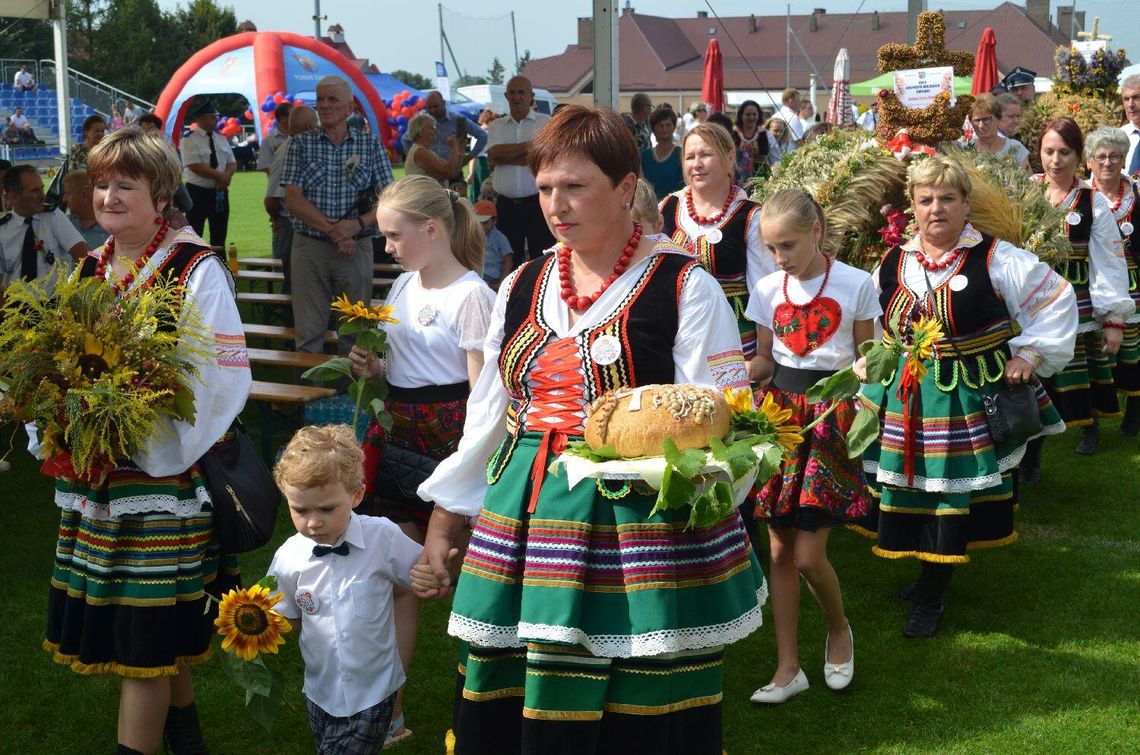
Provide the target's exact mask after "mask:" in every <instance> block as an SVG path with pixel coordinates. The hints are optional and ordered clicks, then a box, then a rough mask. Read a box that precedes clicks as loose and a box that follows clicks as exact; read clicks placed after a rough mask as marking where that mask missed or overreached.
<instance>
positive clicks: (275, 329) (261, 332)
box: [242, 322, 339, 343]
mask: <svg viewBox="0 0 1140 755" xmlns="http://www.w3.org/2000/svg"><path fill="white" fill-rule="evenodd" d="M242 328H243V329H244V330H245V337H246V340H249V339H250V338H251V337H255V338H267V339H269V340H272V341H296V340H297V332H296V331H295V330H294V329H293V328H287V327H285V326H284V325H261V324H260V323H250V322H247V323H242ZM337 340H339V336H338V335H337V332H336V331H335V330H326V331H325V343H336V342H337Z"/></svg>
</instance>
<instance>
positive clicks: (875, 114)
mask: <svg viewBox="0 0 1140 755" xmlns="http://www.w3.org/2000/svg"><path fill="white" fill-rule="evenodd" d="M855 122H856V123H857V124H858V125H859V128H861V129H863V130H864V131H870V132H871V133H874V132H875V129H877V128H878V127H879V100H878V99H877V98H876V99H875V100H874V101H872V102H871V107H869V108H867V109H866V110H865V111H864V112H863V114H862V115H860V116H859V117H858V118H856V119H855Z"/></svg>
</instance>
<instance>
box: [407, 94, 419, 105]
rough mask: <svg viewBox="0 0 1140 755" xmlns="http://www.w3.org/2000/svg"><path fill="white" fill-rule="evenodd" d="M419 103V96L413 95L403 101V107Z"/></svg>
mask: <svg viewBox="0 0 1140 755" xmlns="http://www.w3.org/2000/svg"><path fill="white" fill-rule="evenodd" d="M419 101H420V96H419V95H418V94H413V95H412V96H411V97H409V98H408V99H406V100H404V104H405V105H415V104H416V103H417V102H419Z"/></svg>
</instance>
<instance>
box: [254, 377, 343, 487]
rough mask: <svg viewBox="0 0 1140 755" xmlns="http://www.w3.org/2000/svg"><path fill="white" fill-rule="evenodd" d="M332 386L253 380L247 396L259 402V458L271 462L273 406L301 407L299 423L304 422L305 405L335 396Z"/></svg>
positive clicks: (269, 463) (268, 463) (267, 462)
mask: <svg viewBox="0 0 1140 755" xmlns="http://www.w3.org/2000/svg"><path fill="white" fill-rule="evenodd" d="M335 395H336V391H335V390H333V389H332V388H323V387H320V386H314V385H288V384H286V383H269V382H266V381H264V380H254V381H253V384H252V385H250V387H249V398H250V400H252V401H257V402H259V403H260V414H261V458H262V459H263V460H264V461H265V463H266V464H267V465H270V466H271V465H272V464H273V407H274V406H281V405H285V406H296V407H300V409H301V423H302V424H304V412H305V405H306V404H311V403H312V402H314V401H317V400H319V399H322V398H329V397H330V396H335Z"/></svg>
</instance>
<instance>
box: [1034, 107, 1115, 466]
mask: <svg viewBox="0 0 1140 755" xmlns="http://www.w3.org/2000/svg"><path fill="white" fill-rule="evenodd" d="M1084 141H1085V140H1084V135H1083V134H1082V133H1081V127H1080V126H1078V125H1077V123H1076V121H1074V120H1073V119H1072V118H1057V119H1054V120H1052V121H1050V122H1049V124H1048V125H1046V126H1045V130H1044V131H1043V132H1042V134H1041V140H1040V142H1039V146H1038V152H1039V153H1040V156H1041V165H1042V167H1043V168H1044V170H1045V172H1044V173H1041V174H1038V175H1036V176H1034V178H1036V179H1037V180H1039V181H1041V182H1042V184H1043V188H1044V189H1045V196H1046V197H1047V198H1048V199H1049V202H1050V203H1052V205H1053V206H1054V207H1063V208H1065V209H1066V211H1067V215H1066V219H1065V222H1066V227H1067V229H1068V236H1069V242H1070V243H1071V244H1072V245H1073V252H1072V254H1071V255H1070V256H1069V259H1068V260H1067V261H1066V262H1065V264H1064V265H1063V266H1061V267H1060V268H1058V272H1060V273H1061V274H1062V275H1063V276H1064V277H1065V279H1066V280H1068V281H1069V283H1070V284H1071V285H1072V287H1073V291H1074V293H1076V296H1077V311H1078V314H1079V316H1080V322H1079V324H1078V326H1077V340H1076V346H1075V348H1074V352H1073V359H1072V361H1071V362H1069V364H1068V365H1066V366H1065V368H1064V369H1063V370H1061V371H1060V372H1058V373H1057V374H1056V375H1054V376H1053V378H1052V379H1051V380H1049V381H1048V382H1047V384H1046V385H1047V387H1048V389H1049V395H1050V396H1051V397H1052V399H1053V402H1054V403H1055V404H1056V405H1057V411H1059V412H1060V413H1061V417H1062V419H1064V420H1065V424H1066V425H1068V426H1070V427H1080V428H1082V430H1081V440H1080V443H1079V444H1078V445H1077V449H1076V451H1077V453H1079V454H1083V455H1090V454H1094V453H1096V449H1097V445H1098V443H1099V441H1100V429H1099V428H1098V427H1097V424H1096V419H1097V417H1116V416H1120V404H1119V402H1118V401H1117V398H1116V389H1115V387H1114V386H1113V383H1112V368H1111V363H1110V361H1109V360H1110V359H1111V358H1112V357H1113V356H1114V355H1115V354H1116V352H1117V351H1119V349H1120V344H1121V341H1122V340H1123V336H1124V325H1125V320H1126V318H1128V317H1129V316H1130V315H1132V314H1133V313H1134V312H1135V311H1136V305H1135V304H1134V303H1133V302H1132V297H1131V296H1129V294H1128V267H1127V265H1126V264H1125V262H1124V247H1123V244H1122V242H1121V239H1120V229H1119V228H1117V225H1116V221H1115V220H1114V219H1113V215H1112V210H1111V208H1110V205H1109V202H1108V200H1107V199H1105V198H1104V195H1102V194H1101V193H1100V192H1098V191H1095V190H1094V189H1093V188H1092V187H1091V186H1089V185H1088V184H1087V183H1085V182H1084V181H1082V180H1080V179H1079V178H1078V177H1077V166H1078V165H1079V164H1080V161H1081V159H1082V157H1083V156H1084V146H1085V145H1084ZM1042 443H1044V440H1043V439H1042V440H1038V441H1037V442H1036V443H1034V444H1033V445H1032V446H1031V447H1030V450H1029V452H1028V453H1027V454H1026V459H1025V463H1024V464H1023V465H1022V471H1021V481H1022V482H1026V483H1033V482H1037V481H1039V480H1040V479H1041V445H1042Z"/></svg>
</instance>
